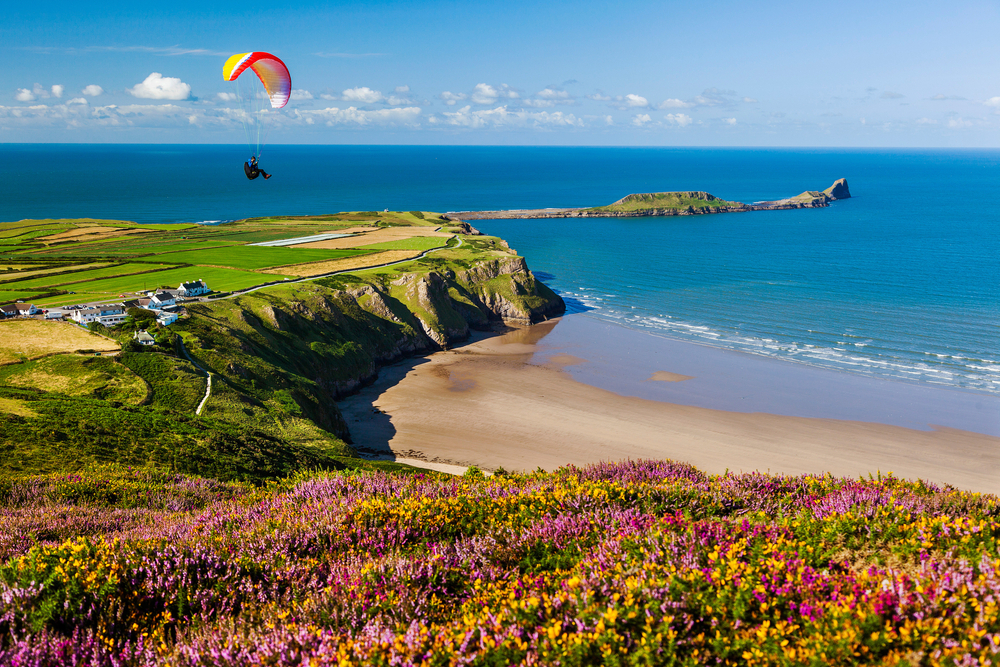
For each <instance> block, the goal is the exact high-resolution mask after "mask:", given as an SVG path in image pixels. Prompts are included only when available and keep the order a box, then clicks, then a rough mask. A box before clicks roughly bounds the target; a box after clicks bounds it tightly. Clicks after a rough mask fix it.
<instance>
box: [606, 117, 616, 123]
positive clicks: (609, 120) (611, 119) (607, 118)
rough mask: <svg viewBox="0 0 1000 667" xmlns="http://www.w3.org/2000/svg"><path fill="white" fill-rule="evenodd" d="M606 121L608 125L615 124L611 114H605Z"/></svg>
mask: <svg viewBox="0 0 1000 667" xmlns="http://www.w3.org/2000/svg"><path fill="white" fill-rule="evenodd" d="M604 122H605V124H607V125H614V124H615V119H614V118H612V117H611V116H605V117H604Z"/></svg>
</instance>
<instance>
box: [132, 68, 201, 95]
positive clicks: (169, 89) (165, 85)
mask: <svg viewBox="0 0 1000 667" xmlns="http://www.w3.org/2000/svg"><path fill="white" fill-rule="evenodd" d="M127 90H128V92H129V93H130V94H132V95H133V96H134V97H141V98H143V99H146V100H186V99H188V98H189V97H191V86H190V85H188V84H186V83H184V82H183V81H181V80H180V79H178V78H175V77H172V76H163V75H162V74H160V73H159V72H153V73H152V74H150V75H149V76H147V77H146V79H145V81H143V82H142V83H137V84H136V85H134V86H133V87H131V88H128V89H127Z"/></svg>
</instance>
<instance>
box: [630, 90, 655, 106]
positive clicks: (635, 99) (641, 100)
mask: <svg viewBox="0 0 1000 667" xmlns="http://www.w3.org/2000/svg"><path fill="white" fill-rule="evenodd" d="M625 104H626V105H627V106H630V107H648V106H649V100H647V99H646V98H645V97H642V96H641V95H636V94H634V93H629V94H628V95H626V96H625Z"/></svg>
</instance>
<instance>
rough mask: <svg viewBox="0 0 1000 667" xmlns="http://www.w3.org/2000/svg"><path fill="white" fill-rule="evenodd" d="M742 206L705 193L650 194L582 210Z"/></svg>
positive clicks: (633, 196) (629, 210) (684, 208)
mask: <svg viewBox="0 0 1000 667" xmlns="http://www.w3.org/2000/svg"><path fill="white" fill-rule="evenodd" d="M731 206H743V204H741V203H740V202H735V201H726V200H725V199H719V198H718V197H716V196H715V195H713V194H709V193H707V192H697V191H693V192H650V193H645V194H632V195H628V196H627V197H623V198H622V199H619V200H618V201H616V202H615V203H614V204H609V205H608V206H596V207H594V208H589V209H584V210H586V211H593V212H622V213H624V212H632V211H645V210H649V209H662V210H668V211H669V210H677V211H681V210H687V209H696V210H697V209H704V208H717V207H731Z"/></svg>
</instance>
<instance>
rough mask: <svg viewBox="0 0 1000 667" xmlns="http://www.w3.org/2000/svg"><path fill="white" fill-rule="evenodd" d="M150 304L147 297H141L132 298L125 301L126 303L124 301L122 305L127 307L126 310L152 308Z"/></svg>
mask: <svg viewBox="0 0 1000 667" xmlns="http://www.w3.org/2000/svg"><path fill="white" fill-rule="evenodd" d="M149 304H150V300H149V299H147V298H146V297H140V298H138V299H131V300H129V301H125V302H124V303H122V306H124V307H125V310H128V309H129V308H144V309H146V310H152V307H151V306H150V305H149Z"/></svg>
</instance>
